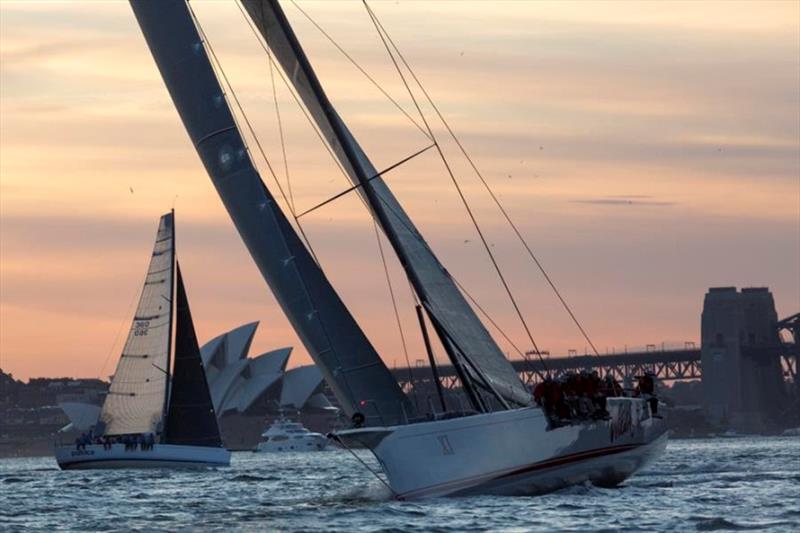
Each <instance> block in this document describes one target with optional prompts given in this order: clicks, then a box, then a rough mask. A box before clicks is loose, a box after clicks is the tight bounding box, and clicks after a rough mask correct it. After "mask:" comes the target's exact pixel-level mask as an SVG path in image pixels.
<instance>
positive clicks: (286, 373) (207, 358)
mask: <svg viewBox="0 0 800 533" xmlns="http://www.w3.org/2000/svg"><path fill="white" fill-rule="evenodd" d="M257 327H258V322H251V323H249V324H245V325H243V326H239V327H237V328H235V329H232V330H230V331H228V332H226V333H223V334H222V335H219V336H217V337H215V338H213V339H211V340H210V341H208V342H207V343H206V344H204V345H203V346H202V347H201V348H200V353H201V356H202V359H203V364H204V366H205V369H206V379H207V380H208V384H209V388H210V390H211V399H212V401H213V402H214V409H215V411H216V412H217V417H218V419H219V422H220V427H221V429H222V436H223V440H224V441H225V445H226V446H227V447H228V448H230V449H234V450H239V449H252V448H255V446H256V444H257V443H258V440H259V437H260V435H261V433H262V432H263V431H264V429H265V428H266V427H267V426H268V425H269V424H270V423H271V422H272V420H273V419H274V418H275V417H277V416H278V415H279V414H280V413H281V412H284V413H285V414H286V415H287V416H293V417H296V416H299V417H300V420H301V421H302V423H303V424H304V425H305V426H307V427H309V428H310V429H313V430H315V431H320V432H322V433H325V432H327V431H329V430H330V429H331V427H332V425H333V423H334V422H335V420H336V416H337V412H338V409H336V407H334V406H333V405H332V404H331V402H330V401H329V400H328V396H327V395H326V394H325V384H324V381H323V379H322V375H321V374H320V372H319V369H317V367H316V366H314V365H306V366H299V367H295V368H291V369H289V370H286V366H287V363H288V362H289V356H290V355H291V353H292V349H291V348H279V349H277V350H272V351H270V352H266V353H263V354H260V355H256V356H254V357H249V352H250V345H251V344H252V342H253V337H254V336H255V333H256V328H257ZM59 405H60V407H61V408H62V410H63V411H64V412H65V413H66V414H67V416H68V417H69V418H70V421H71V423H70V424H69V425H68V426H67V427H65V428H64V429H65V430H73V429H74V430H85V429H88V428H89V427H91V426H93V425H94V423H95V422H96V421H97V417H98V415H99V412H100V408H99V406H98V405H94V404H88V403H81V402H63V403H60V404H59Z"/></svg>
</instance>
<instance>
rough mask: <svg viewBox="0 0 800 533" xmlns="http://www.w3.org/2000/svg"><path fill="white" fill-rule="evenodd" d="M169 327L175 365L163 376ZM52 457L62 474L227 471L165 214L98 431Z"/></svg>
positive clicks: (172, 231) (168, 217) (168, 349)
mask: <svg viewBox="0 0 800 533" xmlns="http://www.w3.org/2000/svg"><path fill="white" fill-rule="evenodd" d="M176 278H177V282H176ZM176 300H177V304H174V302H175V301H176ZM173 322H174V325H175V335H174V345H175V357H174V360H175V361H174V365H173V366H172V368H170V363H171V359H172V357H171V354H172V344H173ZM55 456H56V461H57V462H58V466H60V467H61V468H62V469H65V470H66V469H95V468H152V467H196V466H227V465H229V464H230V458H231V453H230V452H229V451H228V450H226V449H225V448H224V447H223V445H222V438H221V436H220V432H219V426H218V424H217V416H216V413H215V412H214V406H213V404H212V402H211V394H210V392H209V390H208V384H207V382H206V375H205V370H204V368H203V362H202V360H201V359H200V348H199V347H198V344H197V336H196V334H195V331H194V325H193V323H192V315H191V312H190V310H189V301H188V299H187V297H186V290H185V288H184V286H183V277H182V276H181V270H180V266H179V265H178V262H177V260H176V258H175V215H174V213H172V212H171V213H168V214H166V215H164V216H162V217H161V220H160V223H159V226H158V233H157V234H156V242H155V246H154V248H153V254H152V257H151V259H150V265H149V267H148V269H147V277H146V278H145V282H144V287H143V288H142V294H141V296H140V297H139V305H138V306H137V308H136V314H135V315H134V317H133V322H132V323H131V328H130V332H129V333H128V338H127V341H126V343H125V346H124V348H123V350H122V354H121V355H120V359H119V363H118V364H117V369H116V372H114V377H113V378H112V379H111V385H110V386H109V390H108V395H107V396H106V399H105V402H104V403H103V407H102V409H101V411H100V420H99V422H98V424H97V427H96V428H95V430H94V431H93V432H91V434H89V435H85V436H84V437H83V438H82V439H79V440H78V442H76V443H75V444H74V445H70V446H57V447H56V450H55Z"/></svg>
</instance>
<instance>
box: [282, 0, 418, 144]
mask: <svg viewBox="0 0 800 533" xmlns="http://www.w3.org/2000/svg"><path fill="white" fill-rule="evenodd" d="M291 2H292V5H294V7H296V8H297V10H298V11H299V12H300V13H302V14H303V15H304V16H305V17H306V18H307V19H308V20H309V22H311V24H313V25H314V27H315V28H317V30H319V32H320V33H321V34H322V35H323V36H325V38H326V39H328V41H330V43H331V44H332V45H333V46H335V47H336V49H337V50H339V52H341V53H342V55H344V57H346V58H347V60H348V61H350V63H352V64H353V66H354V67H356V68H357V69H358V71H359V72H361V74H363V75H364V77H366V78H367V79H368V80H369V81H370V82H371V83H372V85H374V86H375V87H376V88H377V89H378V90H379V91H380V92H381V93H383V95H384V96H385V97H386V98H388V99H389V101H390V102H392V103H393V104H394V106H395V107H396V108H397V109H399V110H400V112H401V113H403V115H405V116H406V118H407V119H408V120H410V121H411V123H412V124H413V125H414V126H416V127H417V129H418V130H419V131H420V132H422V134H423V135H425V136H426V137H428V140H430V141H433V139H431V138H430V136H429V135H428V134H427V133H426V132H425V130H424V129H423V128H422V126H420V125H419V124H418V123H417V121H416V120H414V118H413V117H412V116H411V115H410V114H409V113H408V112H407V111H406V110H405V109H404V108H403V106H401V105H400V104H399V103H397V101H396V100H395V99H394V98H392V97H391V96H390V95H389V93H387V92H386V91H385V90H384V89H383V87H381V86H380V84H378V82H377V81H375V79H374V78H372V76H370V75H369V74H368V73H367V71H366V70H364V69H363V68H362V67H361V65H359V64H358V63H357V62H356V60H355V59H353V58H352V56H350V54H348V53H347V52H346V51H345V49H344V48H342V47H341V46H340V45H339V43H337V42H336V41H335V40H334V39H333V37H331V36H330V35H329V34H328V33H327V32H326V31H325V30H324V29H322V26H320V25H319V24H317V22H316V21H315V20H314V19H312V18H311V15H309V14H308V13H306V12H305V11H304V10H303V8H301V7H300V6H299V5H298V4H297V2H295V0H291Z"/></svg>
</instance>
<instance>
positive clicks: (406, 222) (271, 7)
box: [242, 0, 531, 405]
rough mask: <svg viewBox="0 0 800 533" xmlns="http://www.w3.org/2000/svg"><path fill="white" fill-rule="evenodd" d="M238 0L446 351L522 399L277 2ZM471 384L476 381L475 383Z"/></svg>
mask: <svg viewBox="0 0 800 533" xmlns="http://www.w3.org/2000/svg"><path fill="white" fill-rule="evenodd" d="M242 3H243V5H244V7H245V9H246V10H247V13H248V14H249V16H250V18H251V19H252V20H253V22H254V23H255V25H256V27H257V28H258V30H259V31H260V32H261V35H262V36H263V38H264V40H265V41H266V43H267V45H268V46H269V48H270V49H271V50H272V52H273V53H274V54H275V57H276V58H277V60H278V62H279V63H280V64H281V67H282V68H283V70H284V71H285V72H286V73H287V75H288V77H289V79H291V81H292V83H293V84H294V87H295V89H296V90H297V92H298V94H299V95H300V97H301V98H302V100H303V103H304V104H305V106H306V107H307V108H308V110H309V112H310V114H311V116H312V117H313V118H314V121H315V122H316V123H317V125H318V126H319V128H320V130H321V132H322V134H323V135H324V136H325V138H326V140H327V141H328V143H329V144H330V146H331V148H332V149H333V151H334V153H335V154H336V157H337V159H338V160H339V161H340V163H341V164H342V166H343V167H344V168H345V169H346V171H347V174H348V176H349V178H350V180H351V181H352V183H353V185H360V187H359V191H360V192H361V194H362V195H363V196H364V198H365V199H366V200H367V202H368V203H369V205H370V207H371V209H372V211H373V213H374V214H375V216H376V218H377V219H378V222H379V223H380V225H381V227H382V228H383V230H384V232H385V234H386V236H387V237H388V239H389V241H390V242H391V243H392V246H393V248H394V250H395V253H397V255H398V257H399V258H400V262H401V264H402V265H403V267H404V268H405V271H406V273H407V274H408V277H409V279H410V280H411V283H412V284H413V285H414V289H415V290H416V292H417V294H418V295H419V297H420V299H421V300H422V301H423V302H424V303H425V308H426V309H427V310H428V312H429V313H430V315H431V317H432V319H433V320H434V321H435V322H436V323H437V324H438V330H439V331H441V332H442V333H443V336H444V338H443V339H442V341H443V342H445V343H446V344H449V351H450V353H455V354H456V356H457V357H461V358H464V359H465V360H466V361H467V362H468V363H469V366H467V365H465V366H466V368H467V370H472V369H473V368H474V367H477V369H478V370H479V374H480V376H481V377H483V378H485V379H487V380H488V381H489V382H490V387H491V388H494V389H495V390H496V391H497V392H498V393H499V394H500V395H502V396H503V397H504V398H505V399H506V400H508V401H510V402H513V403H515V404H518V405H527V404H529V403H530V401H531V399H530V398H531V396H530V393H529V391H528V390H527V389H526V388H525V385H524V384H523V383H522V381H520V379H519V377H518V376H517V374H516V372H515V371H514V368H513V367H512V366H511V364H510V363H509V362H508V361H507V360H506V358H505V356H504V355H503V353H502V351H501V350H500V348H499V347H498V346H497V344H496V343H495V341H494V339H492V337H491V335H490V334H489V332H488V331H487V330H486V328H485V327H484V325H483V324H482V323H481V321H480V319H479V318H478V317H477V316H476V315H475V312H474V311H473V309H472V308H471V307H470V305H469V304H468V303H467V301H466V299H465V298H464V296H463V294H461V291H459V289H458V287H457V286H456V284H455V282H454V280H453V279H452V277H451V276H450V274H449V273H448V272H447V270H445V268H444V267H443V266H442V264H441V263H440V262H439V260H438V259H437V258H436V256H435V255H434V253H433V251H432V250H431V249H430V247H429V246H428V244H427V243H426V242H425V240H424V239H423V237H422V235H421V234H420V232H419V231H418V230H417V228H416V227H415V226H414V223H413V222H412V221H411V219H410V218H409V217H408V215H407V214H406V213H405V211H404V210H403V208H402V207H401V205H400V203H399V202H398V200H397V199H396V198H395V196H394V195H393V194H392V192H391V191H390V190H389V187H388V186H387V185H386V183H385V182H384V181H383V179H382V178H381V177H377V178H374V179H372V178H373V176H375V175H376V174H377V171H376V170H375V167H374V166H373V165H372V163H371V162H370V161H369V159H368V158H367V156H366V155H365V154H364V152H363V151H362V149H361V147H360V146H359V144H358V142H356V140H355V138H354V137H353V135H352V134H351V133H350V131H349V130H348V128H347V126H346V125H345V124H344V122H343V121H342V120H341V118H340V117H339V115H338V114H337V113H336V110H335V109H334V108H333V106H332V105H331V103H330V101H329V100H328V97H327V96H326V94H325V92H324V90H323V88H322V86H321V84H320V82H319V80H318V79H317V76H316V74H315V73H314V70H313V68H312V67H311V64H310V63H309V61H308V58H307V57H306V55H305V53H304V52H303V49H302V47H301V46H300V43H299V42H298V40H297V37H296V36H295V34H294V31H293V30H292V28H291V26H290V25H289V22H288V20H287V19H286V16H285V14H284V13H283V11H282V9H281V7H280V5H279V4H278V2H277V0H242ZM456 362H458V361H456ZM471 367H472V368H471ZM473 375H474V373H473ZM476 377H477V376H476ZM477 382H478V383H479V384H480V380H477Z"/></svg>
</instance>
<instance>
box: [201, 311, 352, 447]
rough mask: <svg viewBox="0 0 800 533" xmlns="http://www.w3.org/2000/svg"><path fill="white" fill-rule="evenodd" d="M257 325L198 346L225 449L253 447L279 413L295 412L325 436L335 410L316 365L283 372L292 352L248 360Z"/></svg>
mask: <svg viewBox="0 0 800 533" xmlns="http://www.w3.org/2000/svg"><path fill="white" fill-rule="evenodd" d="M257 327H258V322H251V323H249V324H245V325H243V326H239V327H238V328H235V329H232V330H230V331H228V332H227V333H223V334H222V335H219V336H218V337H215V338H213V339H211V340H210V341H208V342H207V343H206V344H204V345H203V346H202V347H201V348H200V354H201V356H202V358H203V364H204V365H205V369H206V379H208V384H209V388H210V389H211V399H212V401H213V402H214V409H215V410H216V412H217V417H218V418H219V421H220V426H221V428H222V435H223V439H224V440H225V444H226V446H227V447H228V448H231V449H249V448H253V447H255V445H256V443H257V442H258V439H259V436H260V435H261V432H262V431H263V430H264V428H265V427H266V426H267V425H268V423H269V422H271V421H272V419H274V418H275V417H276V416H277V415H278V414H279V413H280V412H281V411H283V412H285V413H287V414H291V415H294V414H299V416H300V417H301V419H302V422H303V424H304V425H306V426H307V427H309V428H311V429H314V430H317V431H321V432H323V433H324V432H327V431H329V430H330V429H331V425H332V424H333V422H334V420H335V418H336V413H337V411H338V410H337V409H336V408H335V407H334V406H333V405H332V404H331V403H330V401H329V400H328V397H327V396H326V394H325V392H324V388H325V387H324V381H323V379H322V374H320V371H319V369H318V368H317V367H316V366H314V365H307V366H298V367H295V368H291V369H289V370H286V364H287V363H288V361H289V356H290V355H291V353H292V349H291V348H278V349H277V350H272V351H270V352H266V353H263V354H260V355H257V356H255V357H248V354H249V351H250V344H251V343H252V341H253V336H254V335H255V333H256V328H257Z"/></svg>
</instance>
